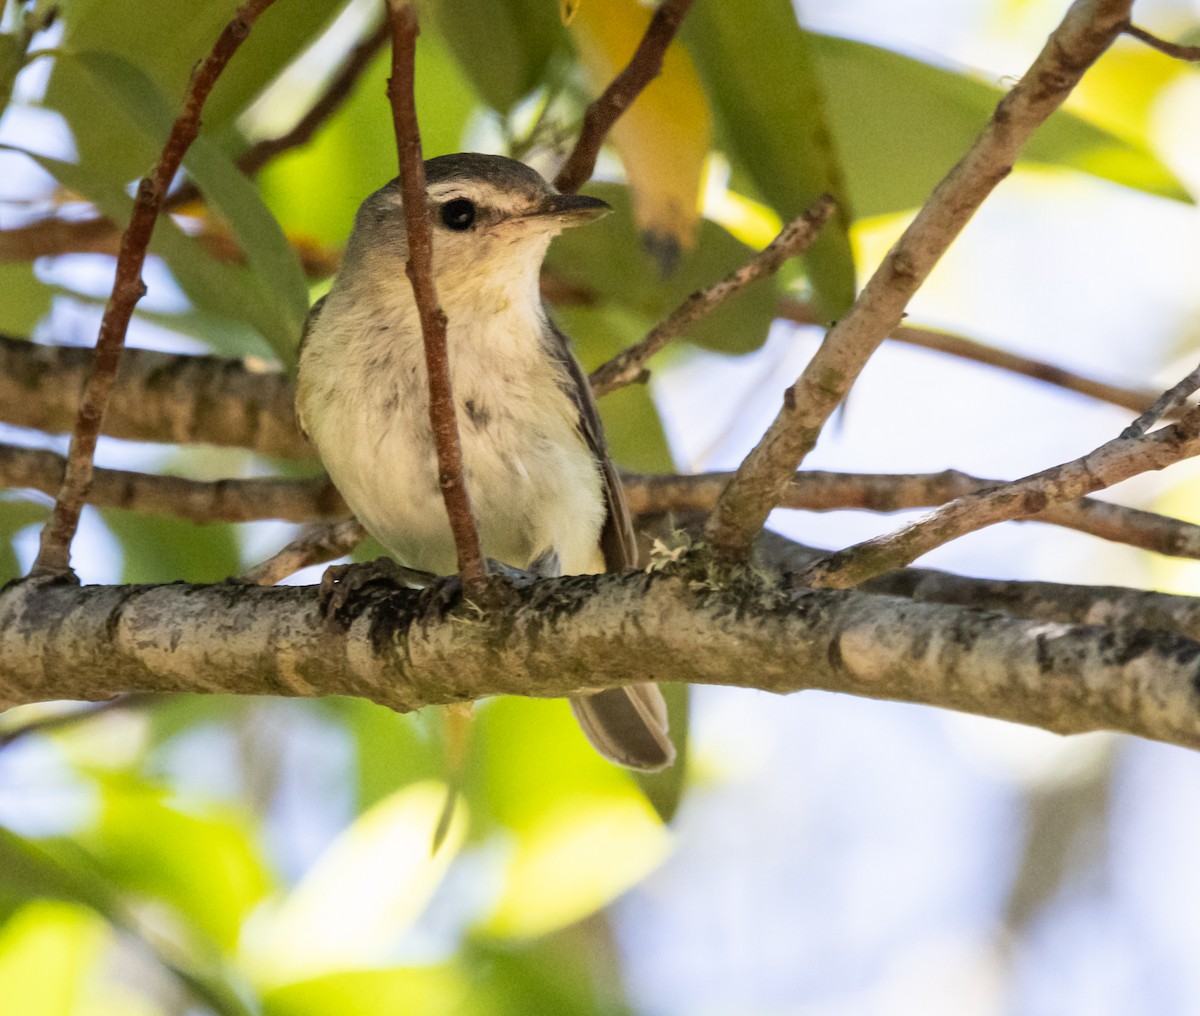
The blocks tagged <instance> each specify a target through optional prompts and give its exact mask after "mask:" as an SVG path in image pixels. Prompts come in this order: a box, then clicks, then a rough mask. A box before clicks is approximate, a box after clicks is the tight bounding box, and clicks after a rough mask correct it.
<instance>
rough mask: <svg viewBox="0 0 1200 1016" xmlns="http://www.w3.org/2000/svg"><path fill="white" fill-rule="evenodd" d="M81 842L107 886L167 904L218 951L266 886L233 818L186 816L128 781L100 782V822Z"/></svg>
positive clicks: (251, 845)
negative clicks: (112, 885)
mask: <svg viewBox="0 0 1200 1016" xmlns="http://www.w3.org/2000/svg"><path fill="white" fill-rule="evenodd" d="M80 842H81V843H82V844H83V845H84V846H85V847H87V849H88V851H89V853H90V854H91V856H92V858H93V860H94V862H95V863H96V865H97V866H98V867H99V868H100V870H101V871H102V872H103V873H104V875H105V877H106V878H107V879H109V880H110V881H111V882H112V883H113V884H114V885H117V886H119V887H120V888H122V889H123V890H125V891H127V892H129V893H132V894H134V895H135V896H140V897H144V898H147V899H152V900H157V901H161V902H166V903H168V904H170V905H171V906H172V907H173V908H174V909H175V910H176V911H178V912H179V913H180V914H183V915H185V916H186V917H187V919H188V921H189V922H190V923H191V925H192V926H194V927H195V928H197V929H199V930H200V931H201V932H203V933H204V934H205V935H206V936H207V937H208V938H209V939H210V940H211V941H212V942H213V943H215V944H216V945H217V946H218V947H219V948H220V949H222V950H223V951H225V952H230V951H232V949H233V947H234V946H235V945H236V943H237V940H238V936H239V934H240V932H241V928H242V922H243V921H244V920H245V918H246V916H247V915H248V914H249V913H250V911H251V910H252V909H253V908H254V907H255V906H256V905H257V904H258V903H260V902H261V901H262V899H263V898H264V897H265V896H266V894H267V892H268V891H269V890H270V889H271V887H272V878H271V876H270V874H269V872H268V870H267V867H266V864H265V862H264V861H263V858H262V854H261V848H260V846H259V845H258V844H257V843H256V842H255V840H254V837H253V836H252V834H251V832H250V830H249V829H248V828H247V825H246V823H245V821H243V820H242V819H241V818H240V817H238V816H236V815H234V814H233V813H232V812H229V811H227V810H224V809H220V808H217V807H215V806H211V805H210V806H205V807H204V809H203V810H202V811H199V812H197V813H194V814H189V813H187V812H186V811H183V810H181V808H180V807H176V806H172V805H170V804H168V803H167V801H166V793H165V792H164V791H161V790H158V789H157V788H154V787H151V786H149V785H147V784H144V783H142V782H140V781H137V780H134V779H133V778H132V777H129V776H124V777H122V776H117V777H111V778H106V779H105V781H104V784H103V786H102V794H101V812H100V816H99V818H98V820H97V821H96V823H95V825H94V826H92V827H91V828H90V829H88V830H87V831H86V832H85V833H83V834H82V835H81V837H80Z"/></svg>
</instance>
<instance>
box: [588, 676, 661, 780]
mask: <svg viewBox="0 0 1200 1016" xmlns="http://www.w3.org/2000/svg"><path fill="white" fill-rule="evenodd" d="M571 709H572V711H573V712H574V713H575V719H576V720H578V721H579V725H580V726H581V727H582V728H583V732H584V733H585V734H586V735H587V739H588V740H589V741H591V742H592V747H594V748H595V749H596V750H597V751H598V752H600V754H601V755H603V756H604V757H605V758H606V759H608V760H609V761H611V762H616V763H617V765H622V766H628V767H629V768H630V769H642V770H645V771H647V772H654V771H656V770H658V769H665V768H666V767H667V766H669V765H670V764H671V763H672V762H674V761H675V746H674V745H673V744H672V743H671V739H670V738H669V737H668V736H667V703H666V702H665V701H664V700H663V697H662V692H660V691H659V690H658V688H657V687H656V686H655V685H652V684H631V685H628V686H627V687H624V688H610V689H607V690H605V691H597V692H589V693H588V694H586V695H576V696H574V697H573V698H572V699H571Z"/></svg>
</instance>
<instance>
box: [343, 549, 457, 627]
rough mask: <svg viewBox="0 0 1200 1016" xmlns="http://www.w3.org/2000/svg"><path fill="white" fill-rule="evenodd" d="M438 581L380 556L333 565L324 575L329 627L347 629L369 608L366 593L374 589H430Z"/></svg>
mask: <svg viewBox="0 0 1200 1016" xmlns="http://www.w3.org/2000/svg"><path fill="white" fill-rule="evenodd" d="M436 581H437V576H436V575H433V574H431V573H430V572H423V571H418V570H417V569H415V568H407V567H405V566H404V565H402V564H399V563H398V562H396V561H393V560H392V559H391V558H390V557H378V558H376V559H375V560H374V561H368V562H366V563H365V564H331V565H330V566H329V567H328V568H326V569H325V574H324V575H322V576H321V589H320V593H319V595H320V601H321V612H322V613H323V614H324V615H325V623H326V624H327V625H329V626H330V627H332V628H337V629H343V628H348V627H349V626H350V623H351V622H352V621H353V620H354V619H355V618H356V617H357V616H358V615H359V614H361V613H362V610H363V608H364V607H365V606H366V600H367V597H365V596H364V595H363V593H364V591H366V590H370V589H371V587H375V588H376V590H377V591H382V592H386V591H389V590H393V589H395V588H396V587H397V586H401V587H411V586H420V585H425V586H428V585H430V584H432V583H435V582H436Z"/></svg>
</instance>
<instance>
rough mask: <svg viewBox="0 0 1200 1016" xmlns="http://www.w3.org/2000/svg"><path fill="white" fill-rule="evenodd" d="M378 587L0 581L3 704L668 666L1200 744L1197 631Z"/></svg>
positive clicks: (706, 590)
mask: <svg viewBox="0 0 1200 1016" xmlns="http://www.w3.org/2000/svg"><path fill="white" fill-rule="evenodd" d="M426 602H427V601H426V600H423V599H422V597H421V595H420V594H419V593H415V592H413V591H410V590H396V591H394V592H380V593H379V594H377V595H375V596H374V597H372V598H371V599H370V601H369V602H368V603H366V605H365V609H363V611H362V613H361V615H360V616H358V618H357V619H356V620H354V621H353V622H352V624H351V625H350V628H349V630H348V631H347V632H345V633H344V634H337V633H332V632H330V631H329V629H328V628H327V626H325V625H324V624H322V623H321V610H320V607H319V604H318V599H317V593H316V590H315V589H314V588H312V587H294V586H291V587H289V586H280V587H274V588H263V587H259V586H244V585H217V586H184V585H180V584H172V585H167V586H142V587H133V586H85V587H82V588H81V587H79V586H77V585H75V584H73V583H70V582H65V581H58V582H52V581H44V580H27V581H24V582H20V583H15V584H11V585H10V586H8V587H7V588H6V589H5V590H4V591H3V592H2V593H0V702H2V703H3V704H5V705H17V704H20V703H26V702H37V701H46V700H50V699H70V698H77V699H99V698H107V697H110V696H112V695H114V694H117V693H120V692H125V691H131V690H137V691H173V692H179V691H187V692H201V693H209V694H211V693H233V694H266V695H294V696H314V695H333V694H343V695H357V696H361V697H365V698H370V699H372V700H374V701H376V702H379V703H381V704H384V705H387V706H390V707H391V708H394V709H398V710H411V709H418V708H421V707H422V706H425V705H431V704H443V703H449V702H461V701H467V700H473V699H476V698H479V697H481V696H485V695H495V694H517V695H537V696H558V695H564V694H567V693H569V692H574V691H578V690H580V689H581V688H583V687H588V688H597V687H609V686H617V685H619V684H623V683H630V682H636V681H644V680H646V679H647V677H653V678H654V679H655V680H657V681H662V680H688V681H692V682H695V683H707V684H730V685H739V686H742V687H755V688H761V689H763V690H766V691H772V692H791V691H799V690H801V689H805V688H822V689H825V690H829V691H841V692H845V693H848V694H855V695H865V696H869V697H872V698H888V699H896V700H900V701H909V702H921V703H926V704H930V705H939V706H943V707H946V708H950V709H958V710H962V711H966V712H974V713H980V714H983V715H988V716H996V717H1000V718H1003V719H1007V720H1013V721H1016V722H1021V723H1029V724H1034V725H1037V726H1042V727H1045V728H1047V729H1050V730H1054V731H1058V732H1060V733H1075V732H1081V731H1085V730H1096V729H1109V730H1121V731H1126V732H1129V733H1134V734H1138V735H1140V736H1143V737H1150V738H1154V739H1157V740H1162V741H1167V742H1170V743H1173V744H1180V745H1185V746H1188V747H1200V692H1198V690H1197V687H1198V683H1200V643H1196V642H1193V641H1191V640H1190V639H1186V638H1182V637H1180V636H1177V635H1172V634H1168V633H1163V632H1153V631H1145V630H1135V631H1130V632H1126V631H1119V630H1114V629H1111V628H1107V627H1100V626H1084V625H1054V624H1047V623H1045V622H1029V621H1024V620H1019V619H1013V618H1010V617H1006V616H1004V615H1001V614H993V613H989V612H986V611H979V610H963V609H961V608H957V607H949V606H943V605H939V604H920V603H913V602H910V601H907V600H901V599H893V598H891V597H882V596H874V595H868V594H864V593H858V592H850V591H818V592H813V591H792V592H787V591H783V590H780V589H778V588H773V587H767V586H759V585H755V584H753V583H752V582H751V581H750V580H746V582H745V583H743V584H741V585H739V586H738V587H737V588H722V587H719V586H716V585H713V584H712V583H706V582H704V581H702V580H700V577H699V576H698V575H696V574H690V575H689V574H683V575H678V576H674V575H667V574H662V573H658V574H645V573H628V574H623V575H603V576H578V577H572V578H565V579H556V580H550V581H543V582H538V583H534V584H532V585H530V586H529V587H526V588H524V589H521V590H518V591H517V592H516V605H515V607H514V609H513V610H512V611H510V612H506V613H505V614H504V615H503V616H498V617H497V618H496V621H495V623H494V624H492V623H489V622H488V620H487V618H486V617H481V616H479V615H478V614H477V613H476V612H474V611H473V610H470V609H465V610H463V611H460V612H458V613H456V614H454V615H452V616H450V617H447V618H445V619H441V620H439V619H438V618H437V617H435V616H431V615H430V614H429V613H428V612H422V609H421V607H422V604H424V603H426Z"/></svg>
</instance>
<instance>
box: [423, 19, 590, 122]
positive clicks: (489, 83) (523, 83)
mask: <svg viewBox="0 0 1200 1016" xmlns="http://www.w3.org/2000/svg"><path fill="white" fill-rule="evenodd" d="M430 6H431V7H432V11H433V17H434V21H435V23H436V25H437V28H438V30H439V31H440V32H441V34H442V35H443V36H444V37H445V39H446V41H447V43H448V44H449V46H450V49H451V50H452V51H453V53H454V55H455V56H456V57H457V59H458V64H459V66H460V67H462V69H463V70H464V71H466V73H467V74H468V76H469V77H470V78H471V81H472V83H473V84H474V86H475V88H476V89H477V90H478V92H479V94H480V95H481V96H482V97H483V100H484V101H485V102H486V103H487V104H488V105H489V106H491V107H492V108H493V109H497V110H499V111H500V112H501V113H507V112H508V111H509V110H510V109H511V108H512V107H513V106H514V105H516V103H517V102H518V101H519V100H520V99H522V98H524V97H525V96H526V95H528V94H529V93H530V92H531V91H533V89H534V88H536V87H537V86H538V85H539V84H541V83H542V82H543V80H544V78H545V76H546V68H547V65H548V63H549V62H550V58H551V57H552V56H553V55H554V53H555V52H558V51H565V50H567V49H568V48H569V46H570V42H569V40H568V38H567V33H566V30H565V29H564V28H563V24H562V21H561V20H560V19H559V16H558V8H557V5H556V4H554V3H550V2H547V0H435V2H434V3H432V4H431V5H430Z"/></svg>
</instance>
